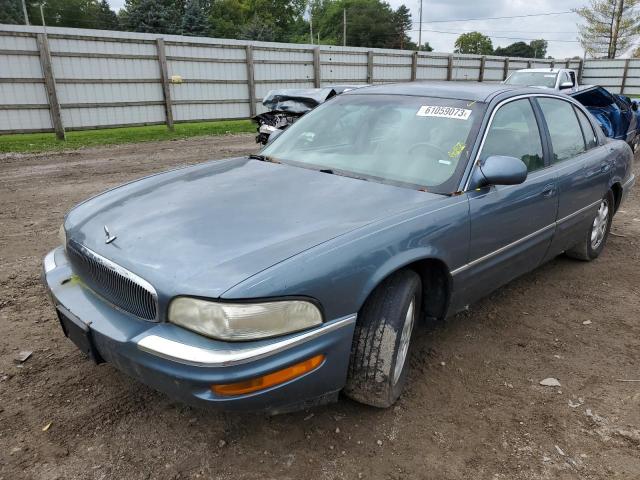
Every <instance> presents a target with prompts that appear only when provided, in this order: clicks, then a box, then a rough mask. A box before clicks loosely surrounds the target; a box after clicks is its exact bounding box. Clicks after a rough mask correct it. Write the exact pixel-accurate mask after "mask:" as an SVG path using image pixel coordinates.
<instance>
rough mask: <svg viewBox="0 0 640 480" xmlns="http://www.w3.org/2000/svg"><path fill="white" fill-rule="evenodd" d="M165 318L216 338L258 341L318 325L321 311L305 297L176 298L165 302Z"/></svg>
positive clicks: (320, 319)
mask: <svg viewBox="0 0 640 480" xmlns="http://www.w3.org/2000/svg"><path fill="white" fill-rule="evenodd" d="M169 321H170V322H172V323H175V324H176V325H180V326H182V327H184V328H187V329H189V330H192V331H194V332H197V333H200V334H202V335H205V336H207V337H211V338H216V339H219V340H258V339H263V338H268V337H275V336H278V335H286V334H288V333H293V332H297V331H300V330H305V329H307V328H311V327H315V326H317V325H320V324H321V323H322V314H321V313H320V310H319V309H318V307H316V306H315V305H314V304H313V303H311V302H308V301H305V300H283V301H273V302H260V303H218V302H212V301H208V300H200V299H197V298H189V297H178V298H176V299H175V300H173V301H172V302H171V304H170V305H169Z"/></svg>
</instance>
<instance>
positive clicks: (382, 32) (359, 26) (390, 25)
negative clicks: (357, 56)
mask: <svg viewBox="0 0 640 480" xmlns="http://www.w3.org/2000/svg"><path fill="white" fill-rule="evenodd" d="M323 8H324V13H323V15H322V16H321V17H320V18H319V19H318V22H317V24H318V28H319V31H320V35H321V37H322V38H323V39H326V40H327V43H335V44H338V45H341V44H342V43H343V33H342V32H343V12H344V11H345V10H346V12H347V38H346V44H347V45H349V46H353V47H372V48H399V45H400V43H402V42H407V41H408V38H404V39H401V38H402V37H401V36H402V33H403V32H404V31H406V30H405V28H406V25H404V23H405V22H406V16H405V15H403V13H402V10H401V11H400V15H397V12H398V11H395V12H394V10H393V9H392V8H391V7H390V6H389V4H388V3H387V2H383V1H381V0H334V1H330V0H327V1H325V2H323ZM399 10H400V8H399Z"/></svg>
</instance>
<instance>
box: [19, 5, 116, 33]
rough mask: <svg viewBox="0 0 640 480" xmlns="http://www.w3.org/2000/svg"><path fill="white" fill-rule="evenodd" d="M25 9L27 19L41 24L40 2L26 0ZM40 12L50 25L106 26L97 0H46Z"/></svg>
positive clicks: (74, 26) (75, 26)
mask: <svg viewBox="0 0 640 480" xmlns="http://www.w3.org/2000/svg"><path fill="white" fill-rule="evenodd" d="M107 7H108V5H107ZM27 10H28V12H29V21H30V22H31V23H32V24H33V25H42V16H41V15H40V2H39V1H34V0H28V1H27ZM42 12H43V13H44V21H45V23H46V24H47V25H48V26H51V27H72V28H106V27H104V26H103V23H102V22H101V7H100V3H99V2H98V0H46V1H45V2H43V6H42Z"/></svg>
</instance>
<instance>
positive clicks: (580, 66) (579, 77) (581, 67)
mask: <svg viewBox="0 0 640 480" xmlns="http://www.w3.org/2000/svg"><path fill="white" fill-rule="evenodd" d="M583 71H584V60H583V59H582V58H581V59H580V63H579V65H578V84H581V83H582V73H583Z"/></svg>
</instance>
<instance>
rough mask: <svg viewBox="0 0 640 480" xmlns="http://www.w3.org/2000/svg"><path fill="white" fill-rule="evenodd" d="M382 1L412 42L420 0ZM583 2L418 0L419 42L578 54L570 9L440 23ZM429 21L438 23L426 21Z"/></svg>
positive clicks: (114, 3) (114, 0)
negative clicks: (401, 17) (486, 40)
mask: <svg viewBox="0 0 640 480" xmlns="http://www.w3.org/2000/svg"><path fill="white" fill-rule="evenodd" d="M108 1H109V3H110V5H111V8H113V9H114V10H116V11H117V10H119V9H120V8H122V6H123V4H124V0H108ZM387 1H388V3H389V4H390V5H391V6H392V7H393V8H394V9H395V8H397V7H399V6H400V5H402V4H405V5H406V6H407V7H409V9H410V10H411V14H412V18H413V22H414V30H415V31H413V32H411V37H412V38H413V40H414V41H416V42H417V41H418V29H419V23H418V22H419V5H420V0H387ZM586 4H587V0H534V1H532V0H423V11H422V21H423V24H422V41H423V42H425V41H428V42H429V44H430V45H431V46H432V47H433V49H434V50H435V51H436V52H452V51H453V44H454V42H455V40H456V38H457V37H458V35H460V33H464V32H470V31H474V30H477V31H479V32H482V33H484V34H485V35H488V36H490V37H491V40H492V41H493V47H494V48H496V47H499V46H502V47H504V46H507V45H509V44H511V43H514V42H518V41H521V40H522V41H525V42H527V43H529V41H530V40H532V39H537V38H544V39H545V40H547V41H548V42H549V48H548V50H547V55H551V56H553V57H555V58H565V57H573V56H574V55H578V56H582V55H583V53H584V52H583V50H582V48H581V47H580V44H579V43H578V42H577V32H578V28H577V24H578V23H579V19H580V17H578V15H576V14H574V13H569V14H563V15H547V16H539V17H527V18H511V19H500V20H481V21H464V22H463V21H458V22H440V21H441V20H456V19H470V18H486V17H505V16H513V15H529V14H537V13H550V12H566V11H569V10H571V9H573V8H578V7H581V6H584V5H586ZM434 21H437V23H427V22H434ZM347 26H348V20H347ZM432 30H437V32H434V31H432ZM442 32H453V33H442ZM500 37H510V38H500ZM554 40H562V41H554Z"/></svg>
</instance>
